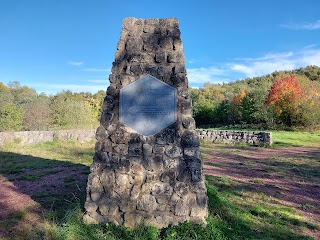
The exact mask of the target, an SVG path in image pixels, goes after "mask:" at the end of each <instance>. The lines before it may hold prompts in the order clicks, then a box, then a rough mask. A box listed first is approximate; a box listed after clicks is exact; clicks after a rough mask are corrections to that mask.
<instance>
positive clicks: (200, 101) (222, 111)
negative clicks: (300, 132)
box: [190, 66, 320, 129]
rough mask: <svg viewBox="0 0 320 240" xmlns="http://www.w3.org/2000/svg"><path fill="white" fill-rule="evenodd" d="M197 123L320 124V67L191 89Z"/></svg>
mask: <svg viewBox="0 0 320 240" xmlns="http://www.w3.org/2000/svg"><path fill="white" fill-rule="evenodd" d="M190 94H191V97H192V99H193V114H194V118H195V120H196V123H197V125H198V126H205V125H206V126H212V127H218V126H229V125H231V126H239V127H242V128H263V129H292V128H309V129H316V128H317V127H319V126H320V68H319V67H317V66H308V67H305V68H300V69H297V70H293V71H277V72H274V73H272V74H269V75H266V76H262V77H254V78H248V79H245V80H240V81H235V82H232V83H227V84H210V83H206V84H204V86H203V87H202V88H199V89H193V88H191V89H190Z"/></svg>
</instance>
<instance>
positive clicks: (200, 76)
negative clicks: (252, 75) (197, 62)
mask: <svg viewBox="0 0 320 240" xmlns="http://www.w3.org/2000/svg"><path fill="white" fill-rule="evenodd" d="M224 72H225V70H224V69H221V68H218V67H210V68H190V69H187V73H188V80H189V84H190V85H191V86H192V87H197V86H202V85H203V84H204V83H206V82H210V83H222V82H229V81H230V79H226V78H225V77H222V76H223V75H224Z"/></svg>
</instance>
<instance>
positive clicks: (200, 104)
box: [0, 66, 320, 131]
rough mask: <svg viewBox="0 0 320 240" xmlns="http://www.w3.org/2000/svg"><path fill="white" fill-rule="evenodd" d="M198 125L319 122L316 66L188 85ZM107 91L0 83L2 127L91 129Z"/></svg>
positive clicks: (312, 124) (319, 84) (300, 125)
mask: <svg viewBox="0 0 320 240" xmlns="http://www.w3.org/2000/svg"><path fill="white" fill-rule="evenodd" d="M189 91H190V95H191V98H192V100H193V116H194V118H195V120H196V123H197V126H198V127H199V126H211V127H220V126H230V125H231V126H233V127H234V126H238V127H242V128H248V127H249V128H263V129H286V128H310V129H311V128H313V129H316V128H318V129H319V126H320V68H319V67H317V66H308V67H305V68H300V69H297V70H293V71H278V72H274V73H272V74H269V75H266V76H262V77H255V78H248V79H244V80H239V81H235V82H232V83H224V84H210V83H206V84H204V86H203V87H202V88H199V89H195V88H190V89H189ZM104 97H105V92H104V91H103V90H100V91H98V92H97V93H95V94H91V93H85V92H82V93H73V92H71V91H63V92H60V93H57V94H56V95H53V96H47V95H45V94H43V93H41V94H38V93H37V92H36V91H35V90H34V89H32V88H29V87H27V86H21V84H20V83H19V82H11V83H9V84H8V85H7V86H6V85H4V84H3V83H1V82H0V131H21V130H26V131H28V130H55V129H93V128H96V127H97V126H98V124H99V119H100V114H101V106H102V103H103V99H104Z"/></svg>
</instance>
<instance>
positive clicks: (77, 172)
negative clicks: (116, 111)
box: [0, 152, 89, 219]
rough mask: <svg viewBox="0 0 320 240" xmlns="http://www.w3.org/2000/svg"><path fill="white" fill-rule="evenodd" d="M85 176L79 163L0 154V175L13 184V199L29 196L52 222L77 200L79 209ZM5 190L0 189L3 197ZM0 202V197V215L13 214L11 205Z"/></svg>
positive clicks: (83, 192)
mask: <svg viewBox="0 0 320 240" xmlns="http://www.w3.org/2000/svg"><path fill="white" fill-rule="evenodd" d="M88 173H89V167H88V166H85V165H82V164H75V163H71V162H68V161H59V160H52V159H45V158H39V157H33V156H29V155H22V154H16V153H12V152H1V153H0V174H1V175H2V176H4V177H5V178H6V179H7V180H6V181H9V182H11V183H12V184H13V185H11V186H12V187H11V189H10V190H11V193H12V194H14V196H13V197H16V199H19V197H20V196H23V195H27V196H29V197H30V198H31V199H33V200H34V201H35V202H37V203H38V204H40V205H41V208H42V209H44V210H45V211H46V212H50V214H53V215H54V216H53V217H54V218H56V219H61V218H63V217H64V214H65V212H66V210H68V208H69V206H70V205H72V204H73V203H74V202H75V201H80V202H81V205H82V206H83V204H84V200H85V196H86V183H87V176H88ZM70 179H74V180H73V181H70ZM2 187H3V186H2ZM0 188H1V187H0ZM7 190H8V189H7ZM5 191H6V189H2V192H3V194H6V192H5ZM3 199H4V196H1V202H0V210H1V212H8V213H10V212H14V211H15V209H16V208H15V206H14V205H12V202H6V201H4V200H3Z"/></svg>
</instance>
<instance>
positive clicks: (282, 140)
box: [271, 131, 320, 147]
mask: <svg viewBox="0 0 320 240" xmlns="http://www.w3.org/2000/svg"><path fill="white" fill-rule="evenodd" d="M271 132H272V137H273V146H274V147H298V146H305V147H319V146H320V132H289V131H271Z"/></svg>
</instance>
